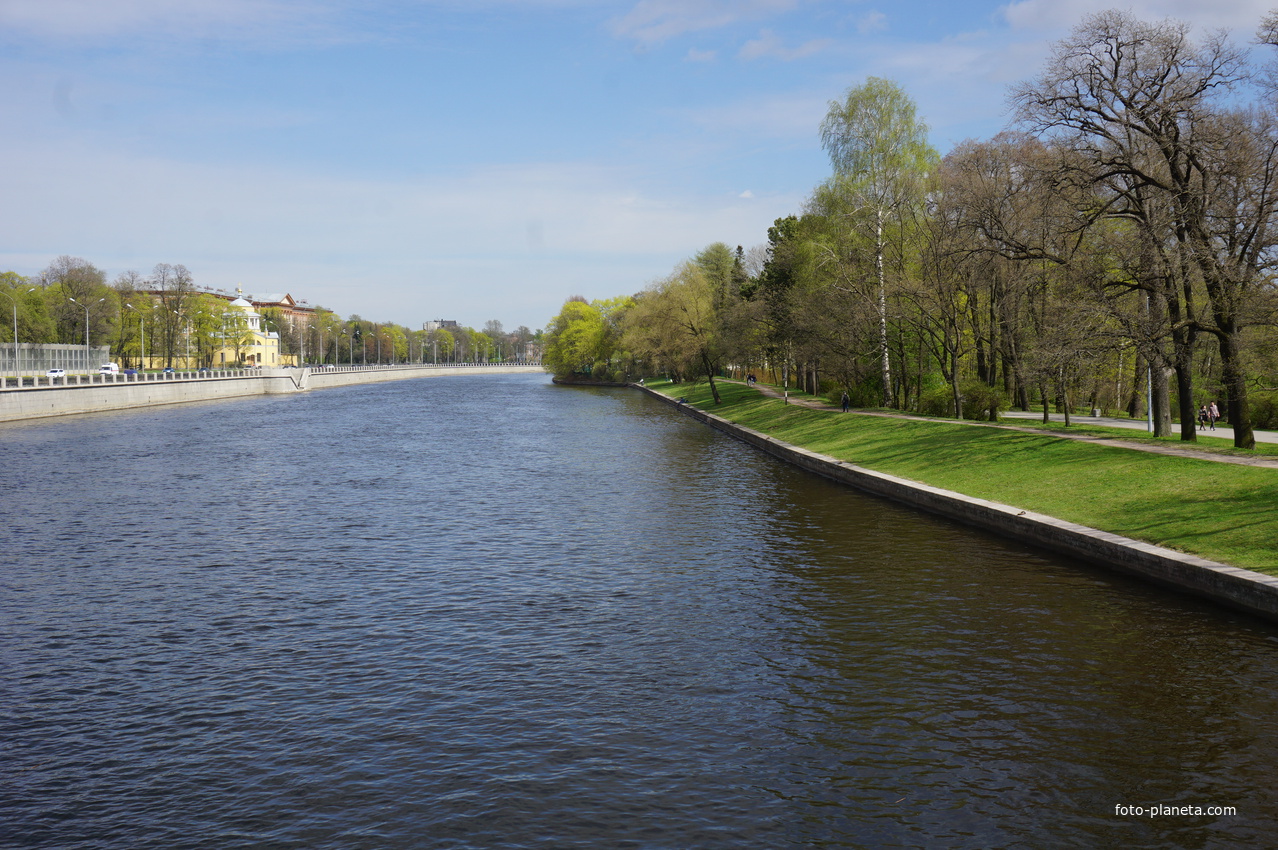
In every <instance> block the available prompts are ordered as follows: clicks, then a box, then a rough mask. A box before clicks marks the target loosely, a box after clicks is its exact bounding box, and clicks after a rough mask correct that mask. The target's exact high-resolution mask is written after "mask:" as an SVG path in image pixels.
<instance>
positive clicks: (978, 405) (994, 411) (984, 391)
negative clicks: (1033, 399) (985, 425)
mask: <svg viewBox="0 0 1278 850" xmlns="http://www.w3.org/2000/svg"><path fill="white" fill-rule="evenodd" d="M962 393H963V418H964V419H974V420H986V419H988V420H990V421H991V422H997V421H998V412H999V411H1000V410H1002V409H1003V407H1004V406H1005V405H1006V403H1007V400H1006V399H1005V398H1004V397H1003V391H1002V390H1001V389H999V388H998V387H991V386H988V385H986V384H983V383H981V382H980V381H964V382H963V384H962Z"/></svg>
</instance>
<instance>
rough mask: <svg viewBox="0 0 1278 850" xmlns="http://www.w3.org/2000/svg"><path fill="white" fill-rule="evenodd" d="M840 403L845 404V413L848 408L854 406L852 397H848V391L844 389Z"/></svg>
mask: <svg viewBox="0 0 1278 850" xmlns="http://www.w3.org/2000/svg"><path fill="white" fill-rule="evenodd" d="M839 404H841V405H843V412H844V413H847V412H848V408H849V407H851V406H852V399H850V398H848V394H847V392H846V391H844V393H843V398H841V399H839Z"/></svg>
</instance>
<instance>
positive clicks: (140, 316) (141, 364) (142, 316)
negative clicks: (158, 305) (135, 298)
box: [124, 303, 154, 373]
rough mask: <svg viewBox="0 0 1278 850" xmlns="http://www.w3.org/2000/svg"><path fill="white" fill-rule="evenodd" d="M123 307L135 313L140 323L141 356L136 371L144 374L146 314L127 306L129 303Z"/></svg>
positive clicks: (129, 305) (130, 305)
mask: <svg viewBox="0 0 1278 850" xmlns="http://www.w3.org/2000/svg"><path fill="white" fill-rule="evenodd" d="M124 306H125V307H128V308H129V309H130V310H132V311H133V312H135V313H137V314H138V321H140V322H141V323H142V356H141V358H140V360H139V363H138V371H139V372H143V373H145V372H146V313H143V312H142V311H141V310H139V309H138V308H137V307H134V306H133V305H132V304H129V303H125V305H124ZM152 309H154V308H152Z"/></svg>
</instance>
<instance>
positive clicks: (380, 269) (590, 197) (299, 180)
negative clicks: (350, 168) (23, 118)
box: [0, 143, 799, 325]
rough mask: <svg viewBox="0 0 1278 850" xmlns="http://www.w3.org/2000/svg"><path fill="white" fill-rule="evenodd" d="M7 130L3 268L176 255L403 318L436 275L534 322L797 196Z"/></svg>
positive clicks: (443, 283) (635, 279)
mask: <svg viewBox="0 0 1278 850" xmlns="http://www.w3.org/2000/svg"><path fill="white" fill-rule="evenodd" d="M11 145H12V143H10V146H7V147H8V149H0V160H4V161H8V162H11V163H12V162H21V163H23V167H22V168H21V169H18V168H9V169H6V170H4V171H3V172H0V194H3V195H4V196H6V197H20V198H24V199H27V200H26V202H24V203H22V204H10V205H7V206H4V207H0V233H4V234H5V239H4V244H5V245H7V246H14V247H17V246H21V249H20V252H17V251H15V252H13V253H9V252H4V251H0V268H12V269H13V270H15V271H19V272H21V273H24V274H30V273H33V272H35V271H38V270H39V269H40V268H42V267H43V266H45V265H47V263H48V262H49V261H50V260H51V259H52V258H53V257H55V256H57V255H59V254H71V255H73V256H80V257H84V258H85V259H87V260H89V261H90V262H93V263H95V264H97V265H99V266H100V267H103V268H104V269H106V270H107V271H108V273H109V274H111V275H114V274H116V273H118V272H120V271H123V270H125V269H129V268H132V269H137V270H140V271H143V272H146V271H149V270H150V268H151V267H152V266H153V265H154V264H155V263H157V262H170V263H183V264H184V265H186V266H187V267H188V268H190V269H191V270H192V272H193V273H194V274H195V275H196V278H197V282H198V283H199V284H200V285H204V286H213V287H220V288H224V289H234V288H235V287H236V286H237V285H240V284H242V285H244V287H245V289H246V291H251V292H263V291H267V290H270V291H280V290H287V291H290V292H292V293H293V294H294V296H295V297H298V298H305V299H307V300H309V301H310V302H311V303H323V304H325V305H326V306H329V307H332V308H334V309H337V310H338V311H339V312H342V313H351V312H359V313H361V314H363V315H366V316H370V317H380V318H383V319H388V318H395V320H397V321H406V322H407V321H409V318H410V317H415V318H414V319H413V320H414V321H416V320H418V319H421V320H424V319H427V318H434V316H432V315H426V314H427V313H433V312H435V310H434V309H427V308H426V307H420V308H419V306H418V305H417V304H416V303H415V301H417V300H428V301H429V300H430V299H431V298H436V297H437V296H439V297H442V295H441V293H446V294H447V296H448V298H449V299H451V300H450V301H449V302H448V303H450V304H455V305H456V307H455V308H453V309H454V310H461V309H462V305H463V304H469V305H470V306H469V307H468V308H467V309H471V310H474V309H478V308H477V307H476V306H475V303H476V302H479V303H480V304H491V305H492V307H491V309H492V311H493V312H494V313H497V312H500V311H501V310H502V309H509V310H511V311H514V310H515V309H516V305H523V306H520V307H518V309H519V311H520V313H519V314H517V315H506V316H499V318H502V319H503V321H507V322H508V323H510V322H515V323H527V324H530V325H539V324H541V323H542V322H544V321H545V319H544V318H539V317H541V316H545V317H548V316H549V315H552V314H553V312H554V310H555V309H557V308H558V306H559V303H561V302H562V300H563V298H565V297H567V296H568V295H571V294H572V292H574V291H586V290H591V291H589V292H586V294H588V295H591V297H611V296H613V295H616V294H617V293H619V292H627V291H637V290H638V289H640V288H642V286H643V285H644V284H645V283H646V282H647V281H648V280H650V279H652V278H655V277H657V276H659V275H661V274H664V273H665V272H666V271H668V270H669V269H670V268H671V267H672V266H673V265H674V263H675V262H677V261H678V260H679V259H681V258H683V257H687V256H690V255H691V254H692V253H695V252H696V251H697V250H700V249H701V248H702V247H704V246H705V245H707V244H709V243H711V242H714V241H720V240H722V241H729V240H735V242H740V243H742V244H752V243H754V242H757V241H760V240H761V239H762V238H763V235H764V234H765V233H766V232H767V227H768V225H769V224H770V223H771V220H772V219H773V218H775V217H776V216H777V215H779V214H782V213H783V212H784V211H786V210H789V209H794V208H796V207H797V204H798V202H799V198H781V199H778V198H771V199H769V201H770V202H769V203H765V204H760V203H758V202H757V201H754V202H752V201H751V200H750V199H745V198H737V197H735V196H729V197H727V198H725V197H723V195H717V196H712V195H697V194H694V193H683V194H657V193H656V192H655V191H653V190H651V188H650V184H649V183H648V182H647V181H646V179H645V178H644V177H643V176H642V175H639V174H635V173H630V172H627V171H624V170H618V169H610V168H605V167H602V166H595V165H588V164H573V163H561V164H556V163H549V164H533V165H521V166H491V167H484V168H479V169H475V170H473V171H470V172H469V173H465V174H463V175H461V176H456V177H448V178H418V179H410V180H405V179H386V180H359V179H341V178H333V177H328V176H324V175H317V174H308V173H301V172H290V171H287V170H283V169H269V170H267V169H261V170H254V169H250V168H244V167H235V166H230V165H228V166H225V167H223V166H207V165H191V164H185V163H179V162H174V161H163V160H148V159H142V158H135V157H131V156H129V155H127V154H107V153H101V152H94V151H86V150H80V149H73V148H64V149H61V150H56V151H55V150H50V149H44V150H30V149H28V150H22V149H18V148H15V147H12V146H11ZM68 198H74V199H75V202H74V203H67V202H66V199H68ZM431 281H434V282H431ZM436 286H438V287H439V289H438V291H437V290H436V289H435V288H434V287H436ZM454 290H457V291H454ZM595 290H601V291H597V292H596V291H595ZM592 293H593V294H592ZM431 303H436V302H431ZM507 305H508V306H507ZM419 309H420V310H422V311H424V312H422V313H421V314H420V315H418V310H419ZM440 309H443V308H442V307H441V308H440ZM493 317H494V316H479V317H464V320H465V321H472V320H473V321H479V322H482V321H483V320H486V319H488V318H493Z"/></svg>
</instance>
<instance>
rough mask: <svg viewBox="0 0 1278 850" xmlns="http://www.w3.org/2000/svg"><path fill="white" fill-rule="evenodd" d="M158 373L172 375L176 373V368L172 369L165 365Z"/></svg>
mask: <svg viewBox="0 0 1278 850" xmlns="http://www.w3.org/2000/svg"><path fill="white" fill-rule="evenodd" d="M160 374H162V375H174V374H177V370H176V369H174V368H173V367H172V366H165V367H164V368H163V369H161V370H160Z"/></svg>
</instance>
